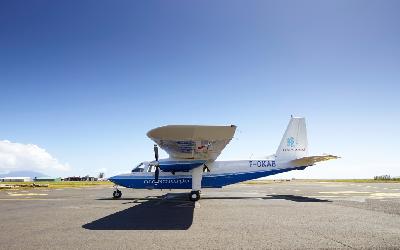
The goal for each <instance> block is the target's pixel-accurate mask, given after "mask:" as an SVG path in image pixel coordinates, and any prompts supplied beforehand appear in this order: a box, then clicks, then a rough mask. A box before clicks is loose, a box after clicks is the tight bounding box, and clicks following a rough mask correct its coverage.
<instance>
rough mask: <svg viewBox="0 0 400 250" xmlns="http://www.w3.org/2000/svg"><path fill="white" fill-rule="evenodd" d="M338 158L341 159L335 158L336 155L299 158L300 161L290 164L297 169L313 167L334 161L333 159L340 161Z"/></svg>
mask: <svg viewBox="0 0 400 250" xmlns="http://www.w3.org/2000/svg"><path fill="white" fill-rule="evenodd" d="M338 158H340V157H339V156H335V155H320V156H306V157H303V158H299V159H296V160H293V161H290V164H292V165H294V166H297V167H303V166H312V165H314V164H315V163H317V162H320V161H328V160H333V159H338Z"/></svg>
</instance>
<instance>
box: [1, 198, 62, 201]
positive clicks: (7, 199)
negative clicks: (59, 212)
mask: <svg viewBox="0 0 400 250" xmlns="http://www.w3.org/2000/svg"><path fill="white" fill-rule="evenodd" d="M52 200H57V201H58V200H65V199H52V198H50V199H43V198H4V199H2V198H0V201H52Z"/></svg>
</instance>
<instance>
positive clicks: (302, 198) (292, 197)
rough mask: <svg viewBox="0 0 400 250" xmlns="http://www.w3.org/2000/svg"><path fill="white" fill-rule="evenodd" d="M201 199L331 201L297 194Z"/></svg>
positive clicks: (204, 198) (207, 198)
mask: <svg viewBox="0 0 400 250" xmlns="http://www.w3.org/2000/svg"><path fill="white" fill-rule="evenodd" d="M201 199H202V200H241V199H262V200H288V201H294V202H332V201H330V200H323V199H317V198H312V197H306V196H299V195H267V196H262V197H251V196H249V197H203V198H201Z"/></svg>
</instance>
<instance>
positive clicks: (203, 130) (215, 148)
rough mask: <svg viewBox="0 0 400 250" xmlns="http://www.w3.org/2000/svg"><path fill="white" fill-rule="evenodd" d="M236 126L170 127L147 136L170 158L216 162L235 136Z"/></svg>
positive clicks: (158, 129) (154, 131) (159, 129)
mask: <svg viewBox="0 0 400 250" xmlns="http://www.w3.org/2000/svg"><path fill="white" fill-rule="evenodd" d="M235 130H236V126H235V125H230V126H200V125H168V126H163V127H159V128H155V129H152V130H150V131H149V132H148V133H147V136H148V137H149V138H150V139H152V140H153V141H154V142H155V143H156V144H157V145H158V146H159V147H160V148H162V149H163V150H165V151H166V152H167V153H168V154H169V156H170V158H173V159H178V160H179V159H182V160H185V159H188V160H189V159H190V160H203V161H214V160H215V159H217V157H218V156H219V155H220V154H221V152H222V150H223V149H224V148H225V146H226V145H227V144H228V143H229V142H230V141H231V139H232V138H233V135H234V134H235Z"/></svg>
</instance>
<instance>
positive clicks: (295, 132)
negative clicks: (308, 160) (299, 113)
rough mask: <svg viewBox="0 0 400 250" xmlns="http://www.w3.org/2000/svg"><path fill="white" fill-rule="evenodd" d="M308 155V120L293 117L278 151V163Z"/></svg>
mask: <svg viewBox="0 0 400 250" xmlns="http://www.w3.org/2000/svg"><path fill="white" fill-rule="evenodd" d="M307 155H308V142H307V129H306V120H305V118H301V117H292V118H291V119H290V122H289V125H288V126H287V128H286V132H285V134H284V135H283V138H282V140H281V144H280V145H279V148H278V150H277V151H276V161H278V162H282V161H291V160H296V159H299V158H302V157H306V156H307Z"/></svg>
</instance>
